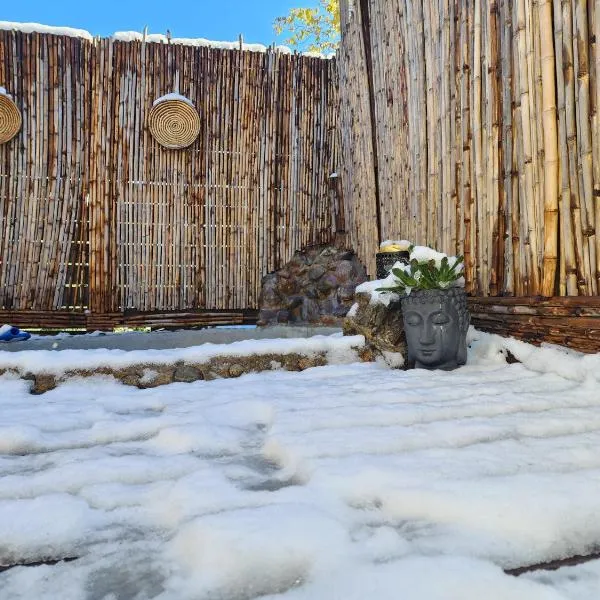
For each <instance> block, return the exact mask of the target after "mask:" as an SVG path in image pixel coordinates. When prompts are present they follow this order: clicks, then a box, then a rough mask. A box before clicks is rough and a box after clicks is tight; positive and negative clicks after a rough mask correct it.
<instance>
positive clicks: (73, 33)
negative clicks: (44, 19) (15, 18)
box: [0, 21, 94, 41]
mask: <svg viewBox="0 0 600 600" xmlns="http://www.w3.org/2000/svg"><path fill="white" fill-rule="evenodd" d="M0 29H3V30H7V31H21V32H22V33H45V34H50V35H66V36H69V37H77V38H81V39H84V40H88V41H92V40H93V39H94V38H93V36H92V34H91V33H89V32H88V31H85V30H83V29H73V28H72V27H51V26H49V25H42V24H40V23H15V22H12V21H0Z"/></svg>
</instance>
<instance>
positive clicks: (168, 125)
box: [148, 99, 200, 148]
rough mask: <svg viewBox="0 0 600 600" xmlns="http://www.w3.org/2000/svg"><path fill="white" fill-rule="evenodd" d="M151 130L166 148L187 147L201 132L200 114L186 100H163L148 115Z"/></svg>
mask: <svg viewBox="0 0 600 600" xmlns="http://www.w3.org/2000/svg"><path fill="white" fill-rule="evenodd" d="M148 124H149V126H150V132H151V133H152V135H153V136H154V139H155V140H156V141H157V142H158V143H159V144H161V145H162V146H165V148H187V147H188V146H189V145H190V144H193V143H194V141H195V139H196V138H197V137H198V134H199V133H200V115H199V114H198V111H197V110H196V109H195V108H194V107H193V106H191V105H189V104H188V103H187V102H185V101H184V100H176V99H175V100H163V101H162V102H159V103H158V104H155V105H154V106H153V107H152V110H151V111H150V115H149V116H148Z"/></svg>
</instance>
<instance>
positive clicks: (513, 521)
mask: <svg viewBox="0 0 600 600" xmlns="http://www.w3.org/2000/svg"><path fill="white" fill-rule="evenodd" d="M477 338H479V339H477ZM471 341H472V348H471V350H470V355H469V362H468V364H467V366H465V367H463V368H461V369H459V370H456V371H454V372H428V371H421V370H413V371H407V372H403V371H394V370H390V369H388V368H386V367H384V366H382V365H380V364H359V363H355V364H346V365H334V366H328V367H320V368H314V369H309V370H307V371H304V372H301V373H286V372H269V373H262V374H253V375H247V376H244V377H241V378H239V379H228V380H216V381H211V382H196V383H192V384H184V383H177V384H172V385H168V386H164V387H159V388H154V389H148V390H138V389H137V388H132V387H126V386H123V385H121V384H119V383H117V382H115V381H114V380H111V379H103V378H101V377H98V378H93V379H91V380H73V381H70V382H68V383H64V384H62V385H60V386H59V387H58V388H57V389H55V390H52V391H50V392H48V393H46V394H44V395H41V396H32V395H30V394H29V392H28V387H27V385H28V384H27V382H25V381H23V380H21V379H17V378H16V377H14V376H8V375H5V376H3V377H0V386H1V387H0V395H1V397H0V410H1V413H0V414H1V415H2V418H1V420H0V565H11V564H15V563H27V562H36V561H42V560H46V561H48V560H56V559H60V558H65V557H69V558H75V559H76V560H73V561H72V562H61V563H58V564H55V565H41V566H30V567H14V568H10V569H8V570H6V571H4V572H2V573H0V598H1V599H2V600H8V599H10V600H19V599H44V600H46V599H54V598H56V599H60V600H92V599H93V600H100V599H105V600H115V599H117V600H130V599H136V598H137V599H146V598H148V599H149V598H158V599H161V600H186V599H189V600H192V599H193V600H202V599H206V600H209V599H210V600H215V599H223V600H226V599H227V600H243V599H248V600H249V599H251V598H257V597H263V598H268V599H276V598H281V599H283V600H300V599H302V600H309V599H311V600H321V599H322V600H330V599H338V598H340V599H342V598H343V599H344V600H365V599H367V598H373V599H377V600H387V599H389V600H392V599H394V600H396V599H398V598H402V599H403V600H437V599H439V600H442V599H443V600H448V599H451V600H471V599H472V600H481V599H483V598H485V599H486V600H490V599H492V600H494V599H506V600H508V599H510V600H515V599H517V600H558V599H561V598H562V599H570V600H584V599H585V600H594V599H596V598H598V597H599V594H598V590H600V566H599V565H598V561H596V562H592V563H589V564H587V565H581V566H580V567H575V568H563V569H560V570H559V571H557V572H555V573H551V574H548V573H542V574H539V573H537V574H533V575H527V576H521V577H519V578H515V577H511V576H508V575H505V574H504V572H503V570H502V569H503V568H512V567H518V566H524V565H530V564H535V563H540V562H543V561H548V560H552V559H558V558H563V557H568V556H573V555H580V554H586V553H589V552H593V551H595V550H597V549H598V546H599V545H600V519H599V518H598V512H599V509H598V506H600V453H599V452H598V447H599V446H600V390H599V379H598V377H599V375H598V373H599V372H600V368H599V367H600V358H599V355H596V356H590V357H583V356H580V355H577V354H574V353H567V352H564V351H562V350H558V349H554V348H545V349H533V348H532V347H529V346H527V345H525V344H522V343H519V342H516V341H509V342H506V343H500V342H499V341H498V339H497V338H494V337H493V336H486V335H483V334H474V335H472V340H471ZM290 343H291V342H290ZM504 346H510V348H511V352H513V354H515V355H516V356H518V357H519V358H520V359H521V360H523V363H524V364H512V365H509V364H507V363H506V362H505V358H504V353H505V350H503V347H504ZM0 354H1V353H0ZM57 354H58V353H57ZM107 355H108V353H107ZM96 358H97V355H95V359H96ZM11 360H13V359H11ZM559 373H560V374H559Z"/></svg>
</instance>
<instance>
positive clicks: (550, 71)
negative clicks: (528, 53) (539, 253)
mask: <svg viewBox="0 0 600 600" xmlns="http://www.w3.org/2000/svg"><path fill="white" fill-rule="evenodd" d="M538 10H539V21H540V36H541V62H542V103H543V106H542V120H543V126H544V261H543V278H542V288H541V291H542V294H543V295H545V296H553V295H554V291H555V282H556V274H557V265H558V132H557V128H556V120H557V119H556V100H555V99H556V85H555V79H554V78H555V58H554V36H553V33H554V27H553V23H552V4H551V3H550V0H539V4H538Z"/></svg>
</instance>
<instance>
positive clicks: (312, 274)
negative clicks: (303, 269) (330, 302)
mask: <svg viewBox="0 0 600 600" xmlns="http://www.w3.org/2000/svg"><path fill="white" fill-rule="evenodd" d="M325 273H327V269H326V268H325V267H324V266H323V265H313V266H312V267H311V268H310V269H309V270H308V278H309V279H310V280H311V281H316V280H317V279H319V278H320V277H322V276H323V275H325Z"/></svg>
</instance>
